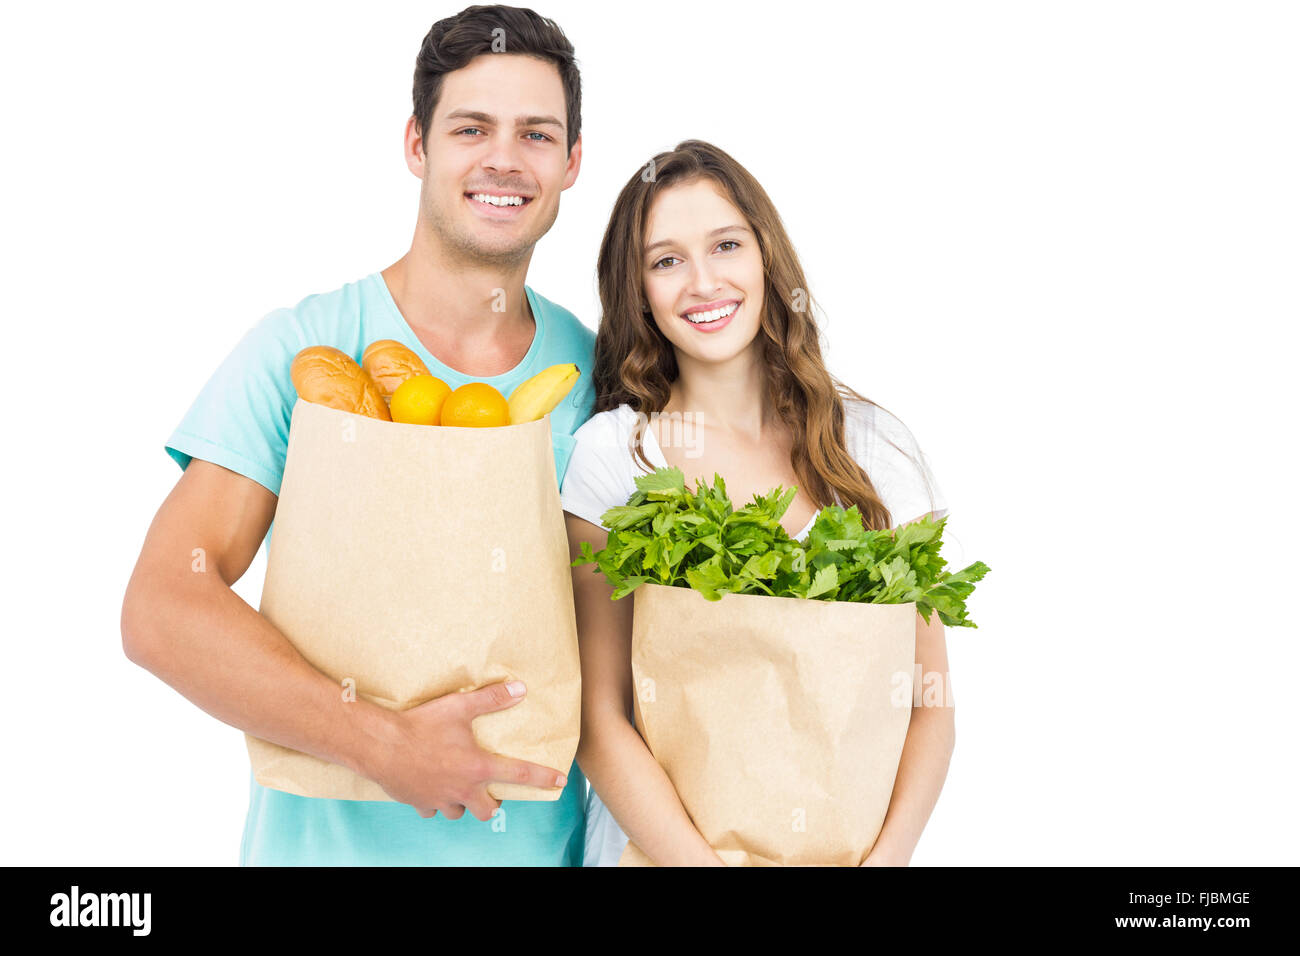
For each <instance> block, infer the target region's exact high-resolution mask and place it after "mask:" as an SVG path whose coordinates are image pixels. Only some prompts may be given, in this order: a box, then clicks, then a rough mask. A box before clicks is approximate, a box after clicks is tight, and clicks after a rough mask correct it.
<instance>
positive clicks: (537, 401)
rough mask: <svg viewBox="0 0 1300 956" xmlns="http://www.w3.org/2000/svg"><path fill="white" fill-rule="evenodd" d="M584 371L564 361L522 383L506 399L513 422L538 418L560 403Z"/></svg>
mask: <svg viewBox="0 0 1300 956" xmlns="http://www.w3.org/2000/svg"><path fill="white" fill-rule="evenodd" d="M581 374H582V373H581V372H579V371H578V366H577V365H575V364H573V363H572V362H564V363H562V364H560V365H552V366H551V367H550V368H548V369H544V370H543V371H541V372H538V373H537V374H536V375H534V376H533V377H532V378H530V379H528V380H527V381H526V382H520V383H519V386H518V387H517V388H516V389H515V390H514V391H513V392H511V393H510V398H509V399H507V402H508V403H509V405H510V424H511V425H520V424H522V423H524V422H535V421H537V419H539V418H541V417H542V416H543V415H545V414H546V413H547V412H549V411H550V410H551V409H553V408H555V406H556V405H558V404H560V400H561V399H562V398H564V396H565V395H568V394H569V390H570V389H572V388H573V383H574V382H576V381H577V380H578V376H579V375H581Z"/></svg>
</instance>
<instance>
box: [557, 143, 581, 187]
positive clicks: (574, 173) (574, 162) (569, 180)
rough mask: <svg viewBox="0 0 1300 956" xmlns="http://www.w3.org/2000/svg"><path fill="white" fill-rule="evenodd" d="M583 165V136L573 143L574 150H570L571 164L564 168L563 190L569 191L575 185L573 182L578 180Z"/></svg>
mask: <svg viewBox="0 0 1300 956" xmlns="http://www.w3.org/2000/svg"><path fill="white" fill-rule="evenodd" d="M581 165H582V134H581V133H579V134H578V138H577V139H575V140H574V141H573V149H571V150H569V163H568V165H567V166H565V168H564V185H563V186H561V187H560V189H561V190H565V189H568V188H569V187H570V186H572V185H573V181H574V180H575V179H577V178H578V167H579V166H581Z"/></svg>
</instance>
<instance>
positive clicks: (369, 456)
mask: <svg viewBox="0 0 1300 956" xmlns="http://www.w3.org/2000/svg"><path fill="white" fill-rule="evenodd" d="M260 611H261V613H262V615H263V616H265V617H266V618H267V620H269V621H270V622H271V623H272V624H274V625H275V626H276V627H277V628H279V630H280V631H281V632H283V633H284V635H285V636H286V637H287V638H288V639H289V641H290V642H292V644H293V645H294V647H296V648H297V649H298V651H299V652H300V653H301V654H302V655H303V657H305V658H306V659H307V660H308V661H310V662H311V664H312V665H313V666H315V667H316V668H317V669H319V670H321V671H322V672H324V673H325V674H327V675H328V676H329V677H331V678H333V679H334V680H336V681H338V682H339V685H340V694H341V695H342V694H343V693H344V689H345V684H344V681H345V680H346V679H349V678H350V679H351V680H352V681H354V682H355V683H354V685H353V686H354V687H355V693H356V696H357V697H358V698H361V699H365V700H369V701H372V702H374V703H377V704H380V705H382V706H385V707H389V708H393V709H399V710H400V709H406V708H409V707H413V706H415V705H416V704H420V703H423V702H424V701H427V700H430V699H432V698H434V697H440V696H442V695H444V694H448V693H452V692H456V691H465V690H472V689H474V688H476V687H481V686H482V685H484V684H491V683H496V682H497V681H504V680H514V679H518V680H522V681H524V683H525V684H526V685H527V687H528V693H527V696H526V697H525V698H524V700H523V701H522V702H521V703H519V704H516V705H515V706H513V707H510V708H508V709H506V710H503V711H498V712H495V713H490V714H485V715H483V716H481V717H478V718H476V719H475V721H474V734H475V737H476V738H477V739H478V742H479V744H480V746H482V747H483V748H484V749H486V750H489V751H492V752H494V753H498V754H504V755H506V756H509V757H515V758H519V759H523V760H530V761H533V762H536V763H539V764H543V765H545V766H548V767H554V768H555V769H556V770H558V771H560V772H561V773H564V774H568V772H569V770H570V766H571V764H572V762H573V758H574V754H575V753H576V751H577V746H578V732H579V727H580V719H581V677H580V670H579V665H578V637H577V628H576V621H575V615H574V607H573V590H572V577H571V569H570V567H569V546H568V539H567V535H566V533H565V528H564V516H563V512H562V511H561V508H560V497H559V489H558V485H557V481H556V475H555V463H554V455H553V452H552V446H551V431H550V418H549V416H546V417H544V418H542V419H541V420H540V421H535V422H528V423H525V424H520V425H509V426H502V427H497V428H452V427H446V428H444V427H439V426H428V425H405V424H400V423H396V422H382V421H379V420H377V419H371V418H366V417H364V416H360V415H354V414H351V413H349V412H343V411H339V410H337V409H333V408H327V407H325V406H323V405H316V404H313V403H311V402H306V401H302V400H299V401H298V403H297V404H296V405H295V406H294V410H293V418H292V421H291V425H290V432H289V448H288V457H287V460H286V462H285V469H284V478H283V482H282V485H281V489H280V497H279V502H278V504H277V506H276V512H275V522H274V525H273V527H272V534H271V543H270V553H269V556H268V561H267V571H266V581H265V584H264V585H263V589H262V601H261V607H260ZM341 706H349V705H346V704H341ZM246 738H247V744H248V754H249V759H250V760H251V762H252V766H253V772H254V776H255V777H256V779H257V781H258V783H260V784H262V785H263V786H266V787H271V788H273V789H277V790H284V791H287V792H289V793H296V794H299V795H301V796H307V797H327V798H333V799H341V800H391V799H392V798H391V797H389V796H388V794H387V793H385V792H384V790H383V788H381V787H380V786H379V784H377V783H375V782H374V781H372V780H368V779H366V778H364V777H362V776H359V775H357V774H355V773H353V772H352V771H351V770H349V769H347V768H346V767H343V766H340V765H337V764H333V763H329V762H327V761H324V760H321V759H319V758H317V757H314V756H311V755H309V754H304V753H299V752H297V751H294V750H290V749H288V748H286V747H281V746H279V745H277V744H273V743H270V742H268V741H265V740H261V739H259V738H257V737H254V736H251V735H246ZM488 792H489V793H490V794H491V795H492V796H493V797H494V798H495V799H498V800H556V799H558V798H559V795H560V793H561V791H560V790H558V789H555V790H545V789H539V788H536V787H529V786H523V785H520V784H508V783H492V784H489V786H488Z"/></svg>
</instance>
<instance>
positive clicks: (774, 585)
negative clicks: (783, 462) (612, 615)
mask: <svg viewBox="0 0 1300 956" xmlns="http://www.w3.org/2000/svg"><path fill="white" fill-rule="evenodd" d="M636 487H637V490H636V491H635V492H634V493H633V494H632V496H631V497H630V498H628V501H627V504H625V505H618V506H616V507H614V508H610V509H609V510H608V511H606V512H605V513H604V514H603V515H601V518H600V521H601V524H603V525H604V526H605V527H606V528H608V529H609V536H608V540H607V541H606V544H605V547H603V548H601V550H600V551H598V552H595V553H592V549H591V543H590V542H589V541H584V542H582V549H581V554H582V556H581V557H579V558H576V559H575V560H574V561H573V562H572V565H573V566H574V567H577V566H579V565H583V564H593V563H594V564H596V565H597V566H598V567H599V568H600V570H601V571H603V572H604V574H605V577H606V578H608V580H609V582H610V584H612V585H613V586H614V594H613V599H614V600H616V601H617V600H618V599H619V598H623V597H626V596H627V595H629V594H631V593H632V592H633V591H635V590H636V589H637V587H638V586H640V585H641V584H644V583H645V582H647V581H649V582H651V583H653V584H663V585H667V586H669V587H689V588H694V589H695V590H697V591H699V592H700V593H701V594H703V595H704V596H705V597H706V598H708V599H709V600H710V601H717V600H720V599H721V597H722V595H723V594H724V593H730V594H767V595H770V596H772V597H797V598H815V599H817V600H822V601H860V602H865V603H871V604H905V603H907V602H909V601H915V602H916V609H917V611H918V612H919V613H920V614H921V615H922V616H923V617H924V618H925V620H926V621H927V623H928V622H929V620H930V614H931V612H936V613H937V614H938V615H939V619H940V620H941V621H943V623H944V624H946V625H948V626H950V627H975V626H976V625H975V622H974V621H972V620H970V619H969V618H967V616H966V598H967V597H969V596H970V594H971V592H972V591H974V590H975V582H976V581H979V580H980V579H981V578H983V577H984V575H985V574H987V573H988V571H989V568H988V566H987V565H986V564H984V562H982V561H976V562H975V563H974V564H972V565H970V566H969V567H967V568H965V569H963V570H961V571H957V572H955V573H950V572H945V571H944V568H945V567H946V566H947V562H946V561H944V559H943V558H941V557H940V556H939V548H940V546H941V545H942V543H943V542H942V535H943V527H944V524H945V523H946V522H947V518H942V519H940V520H938V521H935V520H934V519H932V518H929V517H927V518H923V519H921V520H920V521H915V522H913V523H911V524H909V525H905V526H904V527H902V528H898V529H891V530H884V531H867V530H865V529H864V528H863V526H862V515H861V513H860V512H859V511H858V508H857V505H854V506H853V507H851V508H849V509H848V510H847V511H846V510H845V509H843V508H841V507H839V506H838V505H833V506H830V507H826V508H823V509H822V510H821V511H819V512H818V513H817V520H816V521H815V522H814V524H813V527H812V530H811V531H809V532H808V536H807V537H806V538H805V539H804V540H803V541H795V540H794V539H793V538H791V537H790V536H789V535H788V534H787V533H786V531H785V529H784V528H783V527H782V526H781V516H782V515H783V514H785V511H786V509H787V508H788V507H789V506H790V502H791V501H793V500H794V496H795V494H796V491H797V489H795V488H791V489H789V490H788V491H786V490H783V489H782V488H781V487H779V486H778V487H777V488H776V489H775V490H774V491H772V492H771V493H770V494H767V495H755V496H754V500H753V501H752V502H751V503H750V504H748V505H746V506H745V507H743V508H740V509H739V510H734V509H733V508H732V506H731V501H730V499H728V498H727V486H726V484H725V483H724V482H723V480H722V476H721V475H718V474H716V473H715V474H714V476H713V486H712V487H709V486H708V485H707V484H705V483H704V482H703V481H702V480H701V481H699V482H697V484H696V488H695V491H693V492H692V491H690V490H688V489H687V488H686V480H685V478H684V476H683V475H682V472H681V469H679V468H657V469H656V470H655V472H654V473H653V474H650V475H643V476H640V477H638V478H637V479H636Z"/></svg>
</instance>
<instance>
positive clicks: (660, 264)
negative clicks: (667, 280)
mask: <svg viewBox="0 0 1300 956" xmlns="http://www.w3.org/2000/svg"><path fill="white" fill-rule="evenodd" d="M670 260H671V261H673V262H676V261H677V257H676V256H664V257H663V258H662V259H660V260H659V261H658V262H656V263H655V264H654V265H653V266H651V267H650V268H652V269H660V268H664V263H665V262H668V261H670Z"/></svg>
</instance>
